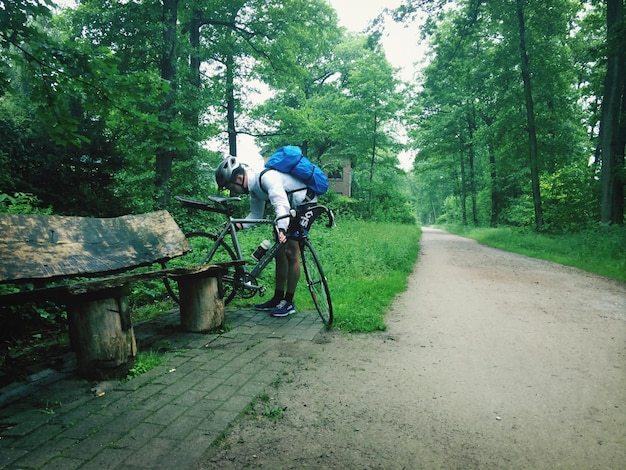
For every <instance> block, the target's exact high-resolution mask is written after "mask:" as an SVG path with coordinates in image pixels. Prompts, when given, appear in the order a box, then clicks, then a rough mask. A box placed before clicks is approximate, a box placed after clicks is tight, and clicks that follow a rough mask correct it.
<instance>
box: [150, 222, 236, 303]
mask: <svg viewBox="0 0 626 470" xmlns="http://www.w3.org/2000/svg"><path fill="white" fill-rule="evenodd" d="M185 237H186V238H187V240H188V241H189V243H190V244H191V247H192V251H191V252H190V253H187V254H186V255H183V256H181V257H179V258H176V259H173V260H170V261H169V262H168V263H167V264H165V263H163V264H162V266H163V268H164V269H166V268H173V267H184V266H197V265H201V264H211V263H212V262H213V263H218V262H228V261H236V260H237V259H238V258H237V255H236V254H235V252H234V251H233V249H232V248H231V247H230V246H228V245H227V244H226V243H225V242H224V241H223V240H220V242H219V246H218V249H217V250H216V252H215V254H214V255H213V256H212V257H211V259H208V253H209V251H210V250H211V248H212V247H213V245H214V244H215V242H216V240H217V236H216V235H213V234H211V233H206V232H190V233H187V234H185ZM238 269H241V268H240V267H235V266H231V267H229V268H228V270H227V272H226V273H225V274H224V275H223V276H222V289H223V292H224V304H225V305H228V303H229V302H230V301H231V300H233V297H235V293H236V290H235V289H234V288H233V286H234V285H235V280H236V279H238V277H237V275H238V274H239V273H238V271H237V270H238ZM164 282H165V289H166V290H167V292H168V294H169V295H170V297H171V298H172V299H173V300H174V301H175V302H176V303H178V304H180V296H179V294H178V284H177V283H176V281H175V280H173V279H171V278H169V277H165V279H164Z"/></svg>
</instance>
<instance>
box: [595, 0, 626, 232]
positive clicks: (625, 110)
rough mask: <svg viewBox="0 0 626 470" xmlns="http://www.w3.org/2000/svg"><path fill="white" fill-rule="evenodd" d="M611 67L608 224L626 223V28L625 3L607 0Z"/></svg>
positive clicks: (604, 143)
mask: <svg viewBox="0 0 626 470" xmlns="http://www.w3.org/2000/svg"><path fill="white" fill-rule="evenodd" d="M606 4H607V9H606V21H607V56H608V57H607V67H606V76H605V79H604V97H603V99H602V124H601V125H602V128H601V129H602V130H601V137H600V147H601V151H602V178H601V180H602V202H601V220H602V222H604V223H615V224H623V223H624V187H625V186H626V172H625V168H624V148H625V144H626V117H625V114H626V78H625V75H626V53H625V52H624V44H626V27H625V23H624V1H623V0H607V2H606Z"/></svg>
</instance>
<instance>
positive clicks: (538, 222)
mask: <svg viewBox="0 0 626 470" xmlns="http://www.w3.org/2000/svg"><path fill="white" fill-rule="evenodd" d="M525 2H526V0H516V12H517V24H518V27H519V53H520V59H521V73H522V82H523V83H524V102H525V104H526V123H527V127H526V131H527V132H528V155H529V160H530V179H531V186H532V193H533V206H534V208H535V229H536V230H537V231H538V232H541V231H542V230H543V209H542V207H541V190H540V184H539V156H538V155H537V153H538V149H537V128H536V125H535V103H534V101H533V93H532V84H531V68H530V62H529V59H528V49H527V46H526V35H527V31H526V20H525V17H524V3H525Z"/></svg>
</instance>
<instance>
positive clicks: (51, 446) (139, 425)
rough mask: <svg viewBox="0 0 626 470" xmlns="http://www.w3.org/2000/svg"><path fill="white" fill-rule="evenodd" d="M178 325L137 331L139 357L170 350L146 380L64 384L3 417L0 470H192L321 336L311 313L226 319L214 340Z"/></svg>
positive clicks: (157, 324) (2, 412)
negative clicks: (305, 345)
mask: <svg viewBox="0 0 626 470" xmlns="http://www.w3.org/2000/svg"><path fill="white" fill-rule="evenodd" d="M313 313H314V312H313ZM178 321H179V317H178V314H177V312H176V313H175V314H174V313H172V314H170V315H169V316H168V317H166V318H165V319H159V320H155V321H154V326H153V324H151V323H150V322H145V323H142V324H140V325H137V326H136V327H135V328H136V330H137V333H136V334H137V337H138V344H139V346H140V347H142V345H145V346H146V348H148V349H149V348H154V349H153V350H158V348H163V349H169V350H168V351H167V352H166V353H165V361H164V363H163V364H161V365H160V366H158V367H156V368H154V369H152V370H151V371H149V372H147V373H144V374H141V375H139V376H138V377H135V378H133V379H131V380H128V381H123V382H119V381H108V382H100V383H97V384H93V383H88V382H86V381H83V380H81V379H79V378H77V377H75V376H73V375H72V374H66V375H65V376H64V377H62V378H59V379H58V381H56V382H54V383H51V384H47V385H45V386H41V387H39V388H38V389H37V393H36V394H33V395H31V396H28V397H27V398H26V399H24V400H20V401H18V402H14V403H11V404H8V405H7V406H5V407H3V408H1V409H0V468H5V467H8V468H42V469H56V468H63V469H73V468H81V469H91V468H93V469H96V468H97V469H99V470H100V469H107V468H111V469H113V468H116V469H133V468H135V469H151V470H153V469H160V468H163V469H168V470H169V469H171V468H193V467H194V465H195V463H196V462H197V461H198V459H200V458H201V457H202V455H203V454H204V453H205V452H206V450H207V449H208V448H209V446H211V444H212V443H213V442H214V441H215V440H216V439H218V438H220V436H221V435H222V433H223V432H224V430H226V429H227V428H228V426H229V425H230V424H231V423H232V421H233V420H235V419H236V418H237V417H238V416H239V414H240V413H241V412H242V411H243V410H245V409H246V407H247V406H248V405H249V404H250V403H251V402H252V400H254V399H255V398H256V397H257V396H259V395H260V394H261V393H263V392H264V391H265V390H266V389H267V387H270V386H271V384H272V383H273V382H274V381H276V380H279V379H280V377H281V374H283V371H284V370H285V369H286V368H287V367H288V366H289V364H290V363H291V362H290V361H291V358H290V356H292V354H291V353H290V352H289V351H291V350H292V349H290V348H294V347H297V344H298V342H299V341H311V340H312V339H313V338H315V337H316V336H317V335H318V334H319V333H320V331H322V328H323V325H322V322H321V321H320V320H319V318H317V317H316V316H315V315H312V314H310V313H309V312H306V314H304V313H303V314H301V315H300V314H299V315H295V316H293V315H292V316H291V317H289V318H285V319H275V318H272V317H271V316H269V315H267V313H266V312H254V311H243V310H242V311H238V310H237V311H229V312H227V321H226V323H227V324H228V325H229V328H230V329H229V331H227V332H224V333H222V334H207V335H203V334H198V333H188V332H184V331H182V330H181V329H180V328H179V327H178V326H177V323H176V322H178ZM168 325H170V326H168ZM142 327H143V328H145V332H141V329H142ZM155 332H166V333H163V334H161V333H156V334H155ZM176 348H178V349H176ZM0 392H1V391H0ZM101 392H104V393H103V394H101ZM0 395H2V393H0Z"/></svg>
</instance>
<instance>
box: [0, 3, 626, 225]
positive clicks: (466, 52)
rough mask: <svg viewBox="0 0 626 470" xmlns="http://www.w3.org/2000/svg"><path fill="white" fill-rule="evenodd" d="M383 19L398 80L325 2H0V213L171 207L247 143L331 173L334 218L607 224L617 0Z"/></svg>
mask: <svg viewBox="0 0 626 470" xmlns="http://www.w3.org/2000/svg"><path fill="white" fill-rule="evenodd" d="M387 13H388V14H390V15H391V17H393V18H394V19H395V20H396V21H403V22H405V23H406V25H407V27H417V24H418V23H417V22H416V21H415V20H416V18H418V17H425V21H424V22H423V24H422V26H421V28H422V30H421V32H422V37H423V42H424V46H425V47H427V49H428V62H427V65H426V66H425V67H424V68H423V69H422V70H421V72H420V74H419V75H418V76H416V77H415V79H414V80H413V81H412V83H404V82H402V81H401V80H400V79H399V74H398V71H397V70H395V69H394V68H393V67H392V65H391V64H390V63H389V61H388V59H387V57H386V55H385V51H384V48H383V47H382V46H381V42H380V39H381V35H382V34H384V30H381V29H380V28H381V24H382V23H380V22H376V21H375V22H374V23H373V25H372V28H371V30H370V32H369V33H366V34H365V33H364V34H354V33H348V32H347V31H345V30H343V29H342V28H340V27H339V26H338V22H337V15H336V13H335V11H334V10H333V9H332V8H331V7H330V5H329V4H328V3H327V2H326V1H325V0H281V1H279V0H269V1H268V0H212V1H211V2H206V1H200V0H162V1H161V0H159V1H157V0H136V1H132V2H130V1H129V2H117V1H102V0H80V1H77V2H76V4H75V5H74V6H71V7H66V8H63V9H61V8H58V7H57V6H56V5H55V4H54V3H53V2H52V1H51V0H14V1H12V2H1V1H0V54H1V55H2V59H3V61H2V65H1V66H0V132H1V135H2V143H1V144H0V170H1V171H0V194H3V195H4V196H3V201H4V205H3V206H2V207H3V209H0V210H11V209H9V207H8V206H9V205H10V204H16V202H15V201H16V197H18V198H19V196H20V195H21V197H22V198H24V199H25V200H27V201H28V204H27V207H32V203H33V201H39V202H38V203H37V202H36V204H38V205H39V206H40V207H41V208H50V209H49V210H52V211H54V212H55V213H59V214H74V215H98V216H106V215H118V214H122V213H129V212H135V213H137V212H142V211H148V210H152V209H155V208H167V209H172V206H171V202H170V201H171V196H172V195H173V194H175V193H184V194H193V195H196V196H197V197H203V196H207V195H209V194H211V193H213V192H214V191H216V188H215V186H214V182H213V175H212V168H214V167H215V166H216V164H217V163H218V161H219V160H220V159H221V158H222V156H223V153H229V154H231V155H237V153H238V148H237V142H238V141H237V137H238V136H240V135H249V136H252V137H254V138H255V139H256V143H257V144H258V145H259V147H265V146H269V147H274V148H276V147H278V146H280V145H286V144H292V145H300V146H301V147H302V148H303V150H304V152H305V153H306V154H307V156H309V158H311V159H312V160H313V161H315V162H317V163H319V164H320V165H321V166H322V167H323V168H324V169H326V170H327V171H328V172H333V171H335V170H336V169H337V168H339V167H342V166H343V162H345V161H349V162H350V166H351V168H352V174H353V178H352V195H353V197H352V199H350V200H347V199H346V198H338V197H337V196H336V195H333V194H329V195H327V196H325V197H326V198H328V199H329V200H330V201H332V203H333V204H334V205H336V206H337V207H341V208H342V210H345V213H346V214H348V213H349V214H350V215H352V216H354V217H363V218H369V219H372V218H374V219H381V220H401V221H404V222H411V221H412V220H414V219H413V217H415V216H416V217H417V218H418V219H419V220H420V221H421V222H422V223H433V222H442V221H449V222H460V223H472V224H476V225H481V224H483V225H492V226H495V225H498V224H506V225H513V226H520V227H529V228H532V229H534V230H538V231H544V230H549V231H571V230H577V229H579V228H580V227H583V226H586V225H589V224H593V223H596V222H599V221H600V222H605V223H617V224H622V223H623V220H624V185H625V181H626V174H625V169H624V145H625V142H626V137H625V136H626V126H625V124H624V123H625V117H624V115H625V112H624V106H625V105H624V103H626V100H625V99H624V97H625V95H626V93H625V92H624V89H625V86H626V85H625V80H624V76H625V75H626V74H625V73H624V70H625V68H626V61H625V58H624V47H623V45H624V44H625V43H626V39H625V37H624V31H626V28H624V16H623V0H607V1H605V2H599V1H597V0H587V1H584V2H579V1H574V0H550V1H549V2H548V3H546V2H545V1H539V0H503V1H500V0H498V1H496V0H456V1H455V2H448V1H445V0H405V2H404V4H403V5H402V6H401V7H400V8H398V9H396V10H395V11H391V12H387ZM513 13H514V14H513ZM259 90H263V93H262V94H259ZM259 96H261V97H262V99H261V100H260V99H259ZM405 131H406V132H405ZM215 139H221V140H222V141H223V142H224V149H227V150H224V152H215V151H209V150H207V149H208V146H207V142H209V141H214V140H215ZM407 150H409V151H411V152H413V153H414V154H415V163H414V168H413V170H412V171H411V172H409V173H405V172H404V171H402V170H400V169H399V167H398V163H399V162H398V155H399V154H400V153H401V152H402V151H407ZM20 207H22V206H20Z"/></svg>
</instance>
